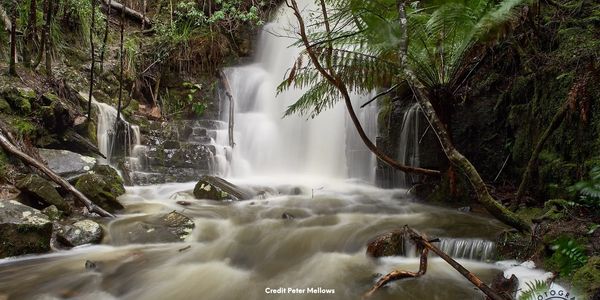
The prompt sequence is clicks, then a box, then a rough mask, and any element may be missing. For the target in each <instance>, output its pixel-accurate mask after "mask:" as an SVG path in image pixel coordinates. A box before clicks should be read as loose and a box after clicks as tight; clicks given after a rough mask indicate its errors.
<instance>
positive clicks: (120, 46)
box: [115, 9, 125, 128]
mask: <svg viewBox="0 0 600 300" xmlns="http://www.w3.org/2000/svg"><path fill="white" fill-rule="evenodd" d="M124 34H125V9H122V10H121V41H120V44H119V49H120V50H119V53H120V54H119V61H120V63H121V67H120V69H119V104H118V106H117V120H116V121H115V122H116V123H119V120H120V119H121V103H123V65H124V57H123V55H124V54H125V53H124V51H123V36H124ZM116 126H117V125H116V124H115V128H117V127H116Z"/></svg>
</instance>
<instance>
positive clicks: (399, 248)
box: [367, 231, 406, 258]
mask: <svg viewBox="0 0 600 300" xmlns="http://www.w3.org/2000/svg"><path fill="white" fill-rule="evenodd" d="M404 246H405V240H404V233H403V232H402V231H391V232H386V233H384V234H381V235H379V236H377V237H375V238H374V239H373V240H372V241H370V242H369V244H368V245H367V255H369V256H370V257H375V258H377V257H383V256H397V255H406V253H405V247H404Z"/></svg>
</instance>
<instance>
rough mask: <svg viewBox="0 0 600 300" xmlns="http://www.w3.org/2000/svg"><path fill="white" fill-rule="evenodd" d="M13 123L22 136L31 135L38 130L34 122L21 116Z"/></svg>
mask: <svg viewBox="0 0 600 300" xmlns="http://www.w3.org/2000/svg"><path fill="white" fill-rule="evenodd" d="M11 125H12V126H13V127H14V129H15V130H16V131H17V133H18V134H20V135H21V136H31V135H33V134H34V133H35V132H36V131H37V127H36V125H35V124H34V123H32V122H30V121H27V120H25V119H21V118H16V119H14V120H13V122H12V124H11Z"/></svg>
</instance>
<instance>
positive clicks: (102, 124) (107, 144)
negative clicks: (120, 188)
mask: <svg viewBox="0 0 600 300" xmlns="http://www.w3.org/2000/svg"><path fill="white" fill-rule="evenodd" d="M79 94H80V95H81V96H82V97H84V98H87V97H88V95H87V94H85V93H83V92H80V93H79ZM92 103H93V104H94V106H95V107H96V108H97V109H98V120H97V122H98V124H97V132H96V135H97V138H98V149H99V150H100V152H101V153H102V154H103V155H104V156H105V157H106V159H103V158H100V162H103V163H106V164H111V163H112V162H113V161H112V158H113V155H114V154H115V153H114V151H115V149H116V148H115V147H117V149H122V150H123V153H119V154H118V155H119V156H121V155H122V156H123V157H129V159H130V164H131V165H132V166H136V165H138V164H139V162H138V160H139V159H140V157H142V156H143V151H144V149H145V147H144V146H142V145H141V134H140V128H139V126H137V125H131V124H129V122H127V121H126V120H125V119H124V118H123V116H122V115H121V117H120V118H121V123H122V124H123V131H122V132H116V131H115V126H116V121H117V110H116V109H115V108H114V107H112V106H110V105H108V104H106V103H101V102H98V101H96V99H94V98H92Z"/></svg>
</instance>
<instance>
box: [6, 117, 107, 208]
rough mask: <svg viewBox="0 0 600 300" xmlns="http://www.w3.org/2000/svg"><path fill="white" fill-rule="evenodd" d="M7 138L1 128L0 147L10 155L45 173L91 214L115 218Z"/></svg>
mask: <svg viewBox="0 0 600 300" xmlns="http://www.w3.org/2000/svg"><path fill="white" fill-rule="evenodd" d="M7 136H10V134H9V133H8V132H7V131H6V130H2V129H1V128H0V146H2V148H4V149H5V150H6V151H8V152H9V153H11V154H13V155H15V156H16V157H18V158H19V159H20V160H22V161H23V162H24V163H26V164H28V165H30V166H32V167H34V168H36V169H38V170H40V171H41V172H42V173H44V174H45V175H46V176H48V178H50V180H52V181H54V182H55V183H56V184H58V185H60V186H61V187H62V188H64V189H65V190H67V191H69V192H71V193H72V194H73V195H74V196H75V198H76V199H77V200H78V201H80V202H81V203H82V204H83V205H84V206H85V207H86V208H87V209H88V210H89V211H90V212H95V213H97V214H99V215H100V216H102V217H111V218H114V217H115V216H114V215H113V214H111V213H109V212H107V211H105V210H104V209H102V208H101V207H99V206H97V205H96V204H94V203H93V202H92V201H90V199H88V198H87V197H86V196H85V195H84V194H82V193H81V192H80V191H79V190H77V189H76V188H75V187H74V186H73V185H71V184H70V183H69V182H67V181H66V180H65V179H63V178H62V177H60V176H58V175H57V174H56V173H54V172H53V171H52V170H50V169H49V168H48V167H46V166H45V165H44V164H42V163H41V162H39V161H38V160H36V159H34V158H33V157H31V156H29V155H27V154H25V153H24V152H23V151H21V150H19V149H18V148H17V147H16V146H15V145H13V144H12V143H11V142H10V140H9V138H7Z"/></svg>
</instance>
